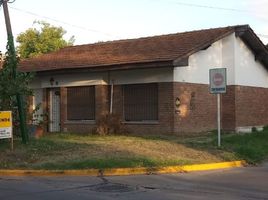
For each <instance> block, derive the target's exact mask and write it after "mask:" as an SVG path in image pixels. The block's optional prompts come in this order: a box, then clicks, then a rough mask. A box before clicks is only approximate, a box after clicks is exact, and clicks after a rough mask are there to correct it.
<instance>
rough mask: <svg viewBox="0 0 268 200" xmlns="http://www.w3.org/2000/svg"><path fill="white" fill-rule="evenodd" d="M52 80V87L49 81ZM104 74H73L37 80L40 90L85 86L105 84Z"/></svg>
mask: <svg viewBox="0 0 268 200" xmlns="http://www.w3.org/2000/svg"><path fill="white" fill-rule="evenodd" d="M51 78H53V79H54V83H53V85H51V83H50V79H51ZM104 79H105V74H104V73H74V74H68V75H55V76H43V77H41V78H40V79H39V80H40V82H41V87H42V88H54V87H70V86H86V85H100V84H105V82H104V81H103V80H104Z"/></svg>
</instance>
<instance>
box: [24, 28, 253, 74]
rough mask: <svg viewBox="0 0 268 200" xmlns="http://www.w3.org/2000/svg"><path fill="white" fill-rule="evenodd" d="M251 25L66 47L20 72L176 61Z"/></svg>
mask: <svg viewBox="0 0 268 200" xmlns="http://www.w3.org/2000/svg"><path fill="white" fill-rule="evenodd" d="M239 28H244V29H245V28H246V29H249V26H248V25H243V26H229V27H224V28H214V29H206V30H198V31H191V32H183V33H175V34H169V35H161V36H153V37H145V38H138V39H127V40H118V41H110V42H100V43H95V44H87V45H78V46H71V47H65V48H63V49H61V50H59V51H56V52H52V53H48V54H44V55H41V56H39V57H35V58H31V59H26V60H23V61H21V62H20V65H19V67H20V70H21V71H50V70H59V69H61V70H62V69H74V68H96V67H101V66H114V65H118V66H120V65H124V64H137V63H149V62H158V61H174V60H176V59H180V58H183V57H187V56H189V55H191V54H193V53H195V52H197V51H199V50H200V49H202V48H205V47H207V46H208V45H210V44H212V43H213V42H215V41H217V40H219V39H221V38H223V37H225V36H227V35H229V34H231V33H233V32H235V31H236V30H237V29H239Z"/></svg>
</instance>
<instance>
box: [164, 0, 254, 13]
mask: <svg viewBox="0 0 268 200" xmlns="http://www.w3.org/2000/svg"><path fill="white" fill-rule="evenodd" d="M160 1H162V0H160ZM165 2H169V3H172V4H178V5H182V6H188V7H197V8H208V9H216V10H225V11H232V12H251V13H252V11H250V10H242V9H236V8H226V7H218V6H209V5H202V4H193V3H185V2H182V1H172V0H165Z"/></svg>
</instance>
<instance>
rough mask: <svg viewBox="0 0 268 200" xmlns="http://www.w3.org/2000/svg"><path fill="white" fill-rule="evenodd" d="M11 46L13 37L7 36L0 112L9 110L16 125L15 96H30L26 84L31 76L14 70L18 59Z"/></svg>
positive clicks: (0, 74) (0, 77)
mask: <svg viewBox="0 0 268 200" xmlns="http://www.w3.org/2000/svg"><path fill="white" fill-rule="evenodd" d="M13 45H14V44H13V37H12V36H9V37H8V44H7V53H6V54H5V59H4V65H3V68H2V69H1V70H0V94H1V95H0V102H1V103H0V110H11V111H12V113H13V121H14V122H15V124H17V123H16V122H18V121H19V120H18V115H17V113H18V110H17V109H18V106H17V101H16V95H17V94H19V95H21V96H23V97H25V98H27V96H29V95H31V94H32V91H31V90H30V89H29V87H28V84H29V82H30V81H31V80H32V78H33V74H31V73H22V72H18V71H17V70H16V68H17V63H18V58H17V56H16V52H15V49H14V46H13ZM25 108H26V105H25Z"/></svg>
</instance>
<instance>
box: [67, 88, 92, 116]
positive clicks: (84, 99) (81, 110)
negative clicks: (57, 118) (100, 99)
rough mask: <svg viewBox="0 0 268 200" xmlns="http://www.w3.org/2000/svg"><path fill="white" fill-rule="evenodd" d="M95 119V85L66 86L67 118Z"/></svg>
mask: <svg viewBox="0 0 268 200" xmlns="http://www.w3.org/2000/svg"><path fill="white" fill-rule="evenodd" d="M94 119H95V87H94V86H87V87H69V88H67V120H94Z"/></svg>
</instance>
